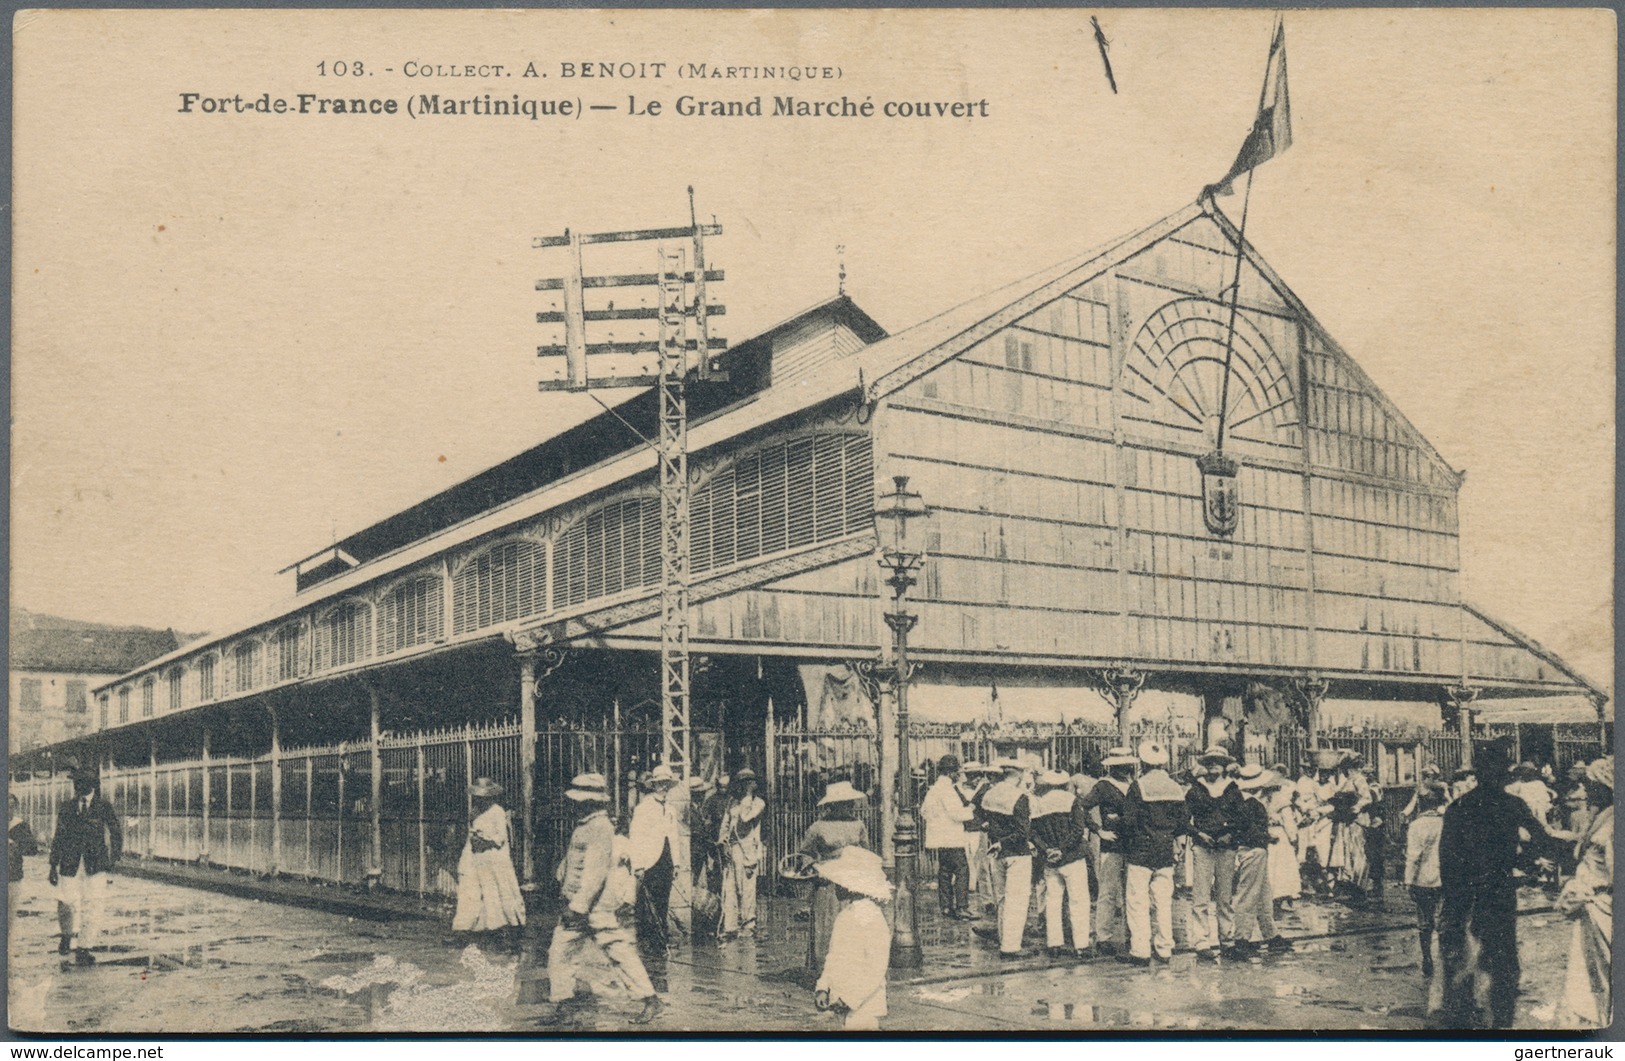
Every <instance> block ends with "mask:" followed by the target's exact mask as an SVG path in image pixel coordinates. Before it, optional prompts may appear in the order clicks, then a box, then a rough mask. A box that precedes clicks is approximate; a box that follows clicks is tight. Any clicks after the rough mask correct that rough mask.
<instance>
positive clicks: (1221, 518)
mask: <svg viewBox="0 0 1625 1061" xmlns="http://www.w3.org/2000/svg"><path fill="white" fill-rule="evenodd" d="M1196 466H1197V467H1198V468H1200V469H1201V470H1202V519H1203V521H1204V522H1205V523H1207V529H1208V531H1209V532H1210V533H1212V534H1217V535H1218V536H1219V537H1221V538H1228V537H1229V536H1230V535H1232V534H1234V533H1235V532H1236V524H1237V523H1238V522H1239V520H1240V518H1241V501H1240V499H1239V498H1238V497H1237V492H1236V473H1237V472H1239V471H1240V470H1241V465H1240V463H1239V462H1237V461H1236V460H1235V459H1234V458H1232V457H1227V456H1225V455H1224V454H1223V453H1219V452H1213V453H1204V454H1203V455H1202V456H1200V457H1198V458H1196Z"/></svg>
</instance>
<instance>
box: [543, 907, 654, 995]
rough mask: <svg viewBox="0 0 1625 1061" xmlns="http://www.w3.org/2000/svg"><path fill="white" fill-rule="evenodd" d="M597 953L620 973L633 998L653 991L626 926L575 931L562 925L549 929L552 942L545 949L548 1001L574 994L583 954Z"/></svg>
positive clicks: (582, 962) (583, 966)
mask: <svg viewBox="0 0 1625 1061" xmlns="http://www.w3.org/2000/svg"><path fill="white" fill-rule="evenodd" d="M595 950H596V951H599V952H601V953H602V954H603V955H604V957H605V958H607V959H609V963H610V964H611V965H612V966H614V967H615V971H616V972H618V973H620V975H621V979H623V980H625V981H626V986H627V988H628V989H630V991H631V992H632V997H633V998H649V997H650V996H652V995H653V994H654V993H655V989H654V985H653V984H652V983H650V982H649V973H648V971H647V970H645V969H644V968H643V959H642V958H640V957H638V946H637V944H636V943H635V942H633V932H632V930H631V929H629V928H621V927H615V928H594V929H589V930H588V931H586V932H578V931H576V930H574V929H568V928H565V927H564V926H562V925H559V926H555V927H554V929H553V942H552V943H551V944H550V945H549V946H548V948H547V994H548V999H549V1001H552V1002H568V1001H569V1000H570V999H571V998H573V997H574V996H575V993H576V980H577V979H578V978H579V977H580V975H581V972H582V970H583V969H584V968H585V967H586V964H587V955H588V954H590V953H592V952H593V951H595Z"/></svg>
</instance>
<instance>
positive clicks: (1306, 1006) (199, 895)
mask: <svg viewBox="0 0 1625 1061" xmlns="http://www.w3.org/2000/svg"><path fill="white" fill-rule="evenodd" d="M29 868H30V874H29V877H28V879H27V880H25V881H24V882H23V884H22V886H21V891H20V894H19V895H18V896H17V897H16V899H15V900H14V906H15V909H16V914H15V916H14V920H13V922H12V926H13V930H12V933H11V938H10V941H9V948H10V956H11V973H10V975H11V983H10V991H11V996H10V997H11V1023H12V1026H13V1027H14V1028H16V1029H17V1030H19V1031H36V1032H56V1033H68V1034H114V1035H117V1034H153V1035H166V1034H175V1033H186V1032H200V1033H216V1034H218V1033H233V1032H280V1033H301V1032H308V1033H346V1032H348V1033H360V1034H382V1033H390V1032H407V1031H411V1032H474V1031H485V1032H499V1033H508V1034H552V1033H553V1031H552V1030H551V1029H542V1028H539V1027H538V1026H537V1023H536V1020H537V1017H538V1015H539V1014H540V1012H541V1010H542V1005H541V1002H542V1000H543V999H544V998H545V996H546V988H545V978H546V969H545V954H546V942H547V935H546V933H547V932H548V931H549V929H550V926H551V919H550V918H543V919H542V921H541V923H540V924H537V925H534V926H532V927H533V929H534V930H535V931H533V932H532V933H531V934H530V935H528V936H527V937H526V938H525V939H524V941H523V942H522V944H521V945H520V947H519V949H518V951H517V952H513V951H507V952H504V950H503V949H502V948H487V947H482V946H479V945H474V946H467V945H464V944H462V943H461V942H460V941H456V940H452V939H451V938H450V934H449V932H448V930H447V929H446V926H445V924H444V923H436V922H434V921H428V920H421V919H398V920H393V921H378V920H368V919H364V918H356V917H347V916H344V915H340V914H334V913H326V912H322V911H319V910H313V909H307V908H302V907H297V906H290V905H286V904H281V903H271V902H265V901H257V900H254V899H248V898H240V897H236V896H228V895H221V894H216V893H212V892H208V891H203V890H198V889H194V888H189V887H181V886H178V885H175V884H171V883H165V882H161V881H156V880H149V879H142V878H139V877H135V876H131V875H126V874H118V875H115V876H114V878H113V881H112V890H111V891H110V893H109V897H108V904H107V919H106V925H107V931H106V933H105V936H104V939H103V942H102V945H101V946H100V947H99V948H98V949H97V950H96V952H95V958H96V962H95V964H94V965H92V966H80V965H76V964H75V963H74V961H73V960H72V958H71V957H63V956H61V955H59V954H58V953H57V948H56V944H57V934H56V933H57V926H56V916H55V907H56V904H55V900H54V898H53V896H52V895H51V891H50V889H49V888H48V887H47V886H46V884H45V882H44V880H43V878H42V876H40V875H39V874H36V873H35V872H34V870H35V869H36V868H41V867H36V866H35V865H33V864H31V865H30V867H29ZM922 899H924V900H925V901H923V902H922V903H921V919H922V925H921V937H922V944H923V946H924V950H925V967H924V968H923V969H921V970H918V971H917V972H913V973H910V974H906V975H897V974H894V980H893V983H892V985H891V987H890V991H889V1000H890V1010H891V1013H890V1015H889V1016H888V1017H887V1018H886V1019H885V1020H884V1021H883V1022H882V1027H883V1028H885V1029H886V1030H889V1031H927V1030H936V1029H940V1030H950V1031H962V1032H998V1031H1001V1030H1005V1031H1009V1030H1018V1031H1020V1030H1025V1031H1034V1030H1045V1031H1052V1032H1055V1031H1064V1030H1076V1031H1079V1032H1087V1031H1089V1030H1090V1029H1131V1030H1145V1031H1151V1030H1156V1029H1167V1030H1172V1031H1186V1032H1188V1031H1192V1030H1198V1029H1205V1030H1215V1029H1281V1030H1300V1029H1327V1030H1335V1031H1358V1030H1387V1031H1395V1032H1407V1031H1417V1030H1421V1029H1423V1028H1424V1026H1425V1025H1424V1016H1425V1003H1426V998H1425V986H1424V983H1423V980H1422V976H1421V973H1420V967H1419V951H1418V948H1417V943H1416V937H1415V933H1414V931H1413V930H1412V928H1411V922H1410V913H1411V911H1410V907H1409V903H1408V902H1407V901H1405V900H1404V899H1403V897H1402V893H1400V892H1399V891H1398V890H1395V891H1393V892H1392V893H1391V894H1390V898H1389V902H1388V910H1387V911H1386V912H1370V911H1360V912H1354V911H1347V910H1344V909H1342V908H1340V907H1329V906H1321V905H1314V904H1309V905H1304V906H1301V907H1300V909H1299V910H1298V911H1295V912H1293V913H1290V914H1288V915H1287V918H1286V919H1285V920H1284V923H1283V925H1282V928H1283V930H1284V931H1285V933H1286V934H1287V935H1289V936H1293V937H1297V939H1298V942H1297V949H1296V950H1295V952H1293V953H1291V954H1287V955H1283V956H1275V957H1267V958H1261V959H1254V960H1252V961H1249V962H1241V963H1232V962H1223V963H1219V964H1206V963H1198V962H1197V961H1196V959H1195V956H1194V955H1192V954H1189V953H1176V955H1175V957H1174V960H1173V963H1172V964H1171V965H1170V966H1167V967H1164V968H1152V969H1137V968H1131V967H1128V966H1125V965H1122V964H1119V963H1117V962H1115V961H1111V960H1105V959H1097V960H1095V961H1092V962H1087V963H1081V964H1080V963H1074V962H1070V961H1063V960H1052V959H1049V958H1047V957H1044V956H1043V955H1042V952H1041V950H1037V949H1035V948H1034V944H1035V942H1036V941H1037V940H1038V939H1041V933H1039V934H1038V935H1034V934H1032V933H1029V936H1028V944H1029V956H1028V957H1025V958H1023V959H1022V960H1020V961H1016V962H1003V963H1001V962H999V961H998V960H997V958H996V956H995V955H994V954H993V953H992V952H991V950H990V949H989V948H988V947H986V946H985V945H984V944H983V943H981V941H980V940H978V939H977V938H976V937H975V936H974V935H973V933H972V932H971V930H970V928H969V927H968V926H966V925H963V924H958V923H952V922H949V923H943V922H939V921H938V919H937V918H936V916H935V914H934V912H933V911H932V909H931V907H932V905H933V901H932V900H931V898H930V896H929V894H927V895H925V896H922ZM796 909H797V905H796V904H795V903H794V902H793V901H791V900H788V899H773V900H766V899H765V898H764V902H763V912H764V915H765V920H764V922H763V924H762V926H761V929H760V931H759V932H758V935H757V938H756V939H754V940H738V941H734V942H732V943H728V944H720V945H719V944H699V945H693V946H684V947H682V948H680V949H678V950H676V951H674V952H673V954H672V955H671V956H670V957H669V959H668V960H667V961H665V962H664V963H651V967H650V972H651V974H652V975H653V976H654V978H655V981H656V986H657V987H658V988H659V989H660V991H661V993H662V996H663V998H664V999H665V1000H666V1002H667V1003H668V1008H667V1009H666V1010H665V1012H664V1013H663V1014H662V1015H661V1016H660V1017H659V1018H658V1019H657V1021H656V1022H655V1023H654V1024H652V1025H650V1026H648V1028H647V1029H632V1028H630V1027H629V1026H628V1024H627V1023H626V1022H627V1019H628V1018H629V1017H630V1016H631V1015H632V1014H633V1013H635V1012H636V1011H637V1009H638V1007H637V1005H636V1003H635V1002H634V1001H633V1000H631V999H630V998H627V997H626V996H625V993H624V992H617V991H616V990H615V985H614V984H613V983H610V982H608V981H609V977H608V969H607V967H605V968H603V969H602V970H601V972H602V973H603V976H602V978H601V979H602V980H603V982H600V983H598V984H596V985H595V986H597V987H599V988H600V989H602V990H603V991H604V993H605V996H606V997H604V999H603V1000H602V1001H600V1002H599V1003H598V1004H596V1005H594V1006H592V1007H591V1008H589V1009H587V1010H586V1012H585V1013H584V1014H583V1017H582V1019H581V1021H580V1022H578V1023H577V1024H575V1025H573V1026H571V1028H570V1029H567V1030H575V1031H586V1030H597V1031H603V1032H618V1031H627V1030H647V1031H649V1032H651V1033H661V1032H667V1033H672V1032H679V1031H740V1032H747V1031H805V1032H808V1033H812V1034H817V1033H822V1032H830V1031H835V1030H836V1027H837V1025H836V1021H835V1018H834V1017H832V1016H829V1015H826V1014H820V1013H818V1012H817V1011H816V1010H815V1009H814V1007H813V1005H812V998H811V991H810V990H809V989H808V987H807V986H806V984H805V981H804V973H803V970H802V963H803V960H804V955H805V948H806V942H805V940H806V936H805V933H806V925H805V924H804V923H802V922H800V921H798V920H797V919H796V917H795V911H796ZM1519 938H1520V944H1521V951H1522V956H1523V964H1524V981H1523V988H1524V994H1523V995H1522V996H1521V997H1520V999H1519V1005H1518V1017H1517V1025H1518V1027H1522V1028H1546V1029H1550V1028H1554V1027H1555V1025H1554V1023H1553V1022H1554V1019H1555V1017H1556V1011H1557V1007H1556V1003H1557V1000H1558V999H1559V997H1560V994H1561V988H1562V979H1563V968H1564V961H1565V957H1566V953H1567V947H1568V940H1569V926H1568V924H1567V922H1564V921H1562V920H1561V919H1559V918H1557V917H1556V916H1555V915H1552V914H1549V913H1543V912H1532V913H1530V914H1528V915H1527V916H1525V917H1522V918H1521V919H1520V921H1519Z"/></svg>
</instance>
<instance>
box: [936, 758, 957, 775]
mask: <svg viewBox="0 0 1625 1061" xmlns="http://www.w3.org/2000/svg"><path fill="white" fill-rule="evenodd" d="M958 772H959V756H957V755H944V756H943V757H942V758H940V759H938V760H937V773H939V774H957V773H958Z"/></svg>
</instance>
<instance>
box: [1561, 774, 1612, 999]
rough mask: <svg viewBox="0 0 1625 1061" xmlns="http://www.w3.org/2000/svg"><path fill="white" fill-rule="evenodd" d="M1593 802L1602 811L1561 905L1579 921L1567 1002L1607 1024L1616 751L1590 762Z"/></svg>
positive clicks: (1588, 793)
mask: <svg viewBox="0 0 1625 1061" xmlns="http://www.w3.org/2000/svg"><path fill="white" fill-rule="evenodd" d="M1585 790H1586V803H1587V805H1589V806H1591V807H1593V808H1595V810H1596V816H1595V817H1593V818H1592V819H1591V823H1590V828H1589V830H1588V831H1587V833H1586V834H1585V837H1584V839H1583V840H1581V841H1580V860H1579V864H1578V866H1577V867H1576V869H1575V872H1574V877H1573V878H1572V879H1571V880H1570V881H1569V882H1568V884H1567V885H1566V886H1565V887H1564V888H1563V892H1562V894H1561V895H1559V896H1558V898H1557V908H1558V910H1560V911H1562V912H1563V913H1564V914H1566V915H1567V916H1568V917H1570V918H1571V919H1573V921H1574V942H1573V943H1572V944H1571V945H1570V947H1569V971H1568V980H1567V982H1566V984H1565V986H1564V993H1563V995H1564V998H1563V1001H1564V1005H1565V1006H1566V1007H1567V1008H1568V1010H1569V1011H1570V1012H1571V1013H1573V1014H1574V1016H1575V1017H1576V1018H1578V1019H1579V1020H1581V1021H1583V1022H1585V1023H1588V1024H1591V1025H1595V1026H1597V1027H1606V1026H1608V1025H1609V1024H1611V1023H1612V1022H1613V1013H1614V1007H1613V1001H1614V999H1613V990H1612V984H1613V967H1614V948H1613V938H1614V757H1613V756H1612V755H1610V756H1607V757H1606V758H1602V759H1598V760H1597V761H1596V762H1594V763H1592V764H1591V765H1590V766H1588V767H1586V775H1585Z"/></svg>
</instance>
